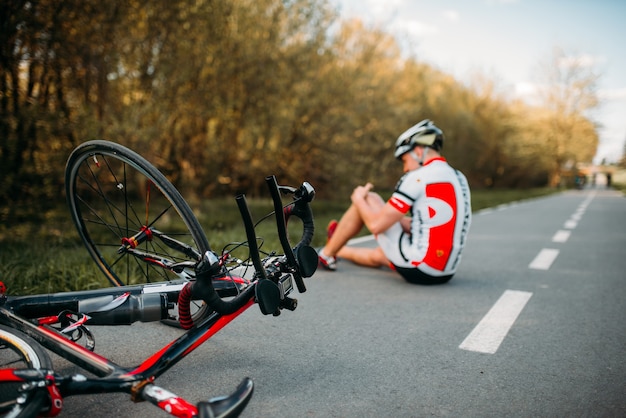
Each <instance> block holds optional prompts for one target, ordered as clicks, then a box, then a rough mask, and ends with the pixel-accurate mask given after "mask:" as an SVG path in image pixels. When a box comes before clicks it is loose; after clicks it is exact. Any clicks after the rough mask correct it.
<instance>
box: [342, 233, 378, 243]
mask: <svg viewBox="0 0 626 418" xmlns="http://www.w3.org/2000/svg"><path fill="white" fill-rule="evenodd" d="M375 239H376V237H374V235H365V236H363V237H358V238H352V239H351V240H350V241H348V244H350V245H352V244H361V243H363V242H368V241H373V240H375Z"/></svg>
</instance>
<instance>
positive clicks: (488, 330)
mask: <svg viewBox="0 0 626 418" xmlns="http://www.w3.org/2000/svg"><path fill="white" fill-rule="evenodd" d="M531 296H532V293H530V292H522V291H518V290H507V291H505V292H504V293H503V294H502V296H500V299H498V301H497V302H496V303H495V305H493V306H492V307H491V309H490V310H489V312H487V315H485V316H484V317H483V319H481V321H480V322H479V323H478V325H476V327H475V328H474V329H473V330H472V332H470V334H469V335H468V336H467V338H465V340H464V341H463V342H462V343H461V345H459V348H460V349H461V350H468V351H475V352H478V353H486V354H494V353H495V352H496V351H498V348H499V347H500V344H502V341H504V338H505V337H506V335H507V334H508V333H509V330H510V329H511V327H512V326H513V324H514V323H515V321H516V320H517V317H518V316H519V314H520V313H521V312H522V309H524V306H526V303H527V302H528V300H529V299H530V297H531Z"/></svg>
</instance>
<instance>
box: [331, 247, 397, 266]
mask: <svg viewBox="0 0 626 418" xmlns="http://www.w3.org/2000/svg"><path fill="white" fill-rule="evenodd" d="M337 257H340V258H342V259H345V260H348V261H351V262H353V263H355V264H358V265H360V266H365V267H386V266H389V260H387V257H386V256H385V253H384V252H383V250H382V249H381V248H380V247H376V248H362V247H343V248H341V249H340V250H339V252H338V253H337Z"/></svg>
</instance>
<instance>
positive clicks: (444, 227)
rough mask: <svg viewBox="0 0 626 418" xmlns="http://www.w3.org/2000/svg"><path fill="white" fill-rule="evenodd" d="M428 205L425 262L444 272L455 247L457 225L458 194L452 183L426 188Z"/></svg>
mask: <svg viewBox="0 0 626 418" xmlns="http://www.w3.org/2000/svg"><path fill="white" fill-rule="evenodd" d="M426 201H427V205H428V215H429V217H430V218H429V219H428V223H429V224H430V226H431V227H430V235H429V237H428V251H427V253H426V256H425V257H424V260H423V262H425V263H426V264H428V265H429V266H431V267H432V268H434V269H437V270H440V271H443V270H444V269H445V267H446V264H447V263H448V259H449V258H450V253H451V251H452V247H453V245H454V227H455V225H456V207H457V202H456V193H455V191H454V186H453V185H452V184H450V183H434V184H429V185H427V186H426Z"/></svg>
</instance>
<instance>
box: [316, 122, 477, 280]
mask: <svg viewBox="0 0 626 418" xmlns="http://www.w3.org/2000/svg"><path fill="white" fill-rule="evenodd" d="M443 141H444V136H443V132H442V131H441V129H439V128H438V127H437V126H435V125H434V124H433V123H432V122H431V121H430V120H428V119H426V120H423V121H421V122H420V123H418V124H417V125H415V126H412V127H411V128H409V129H408V130H406V131H405V132H404V133H403V134H402V135H400V137H398V139H397V140H396V144H395V157H396V158H397V159H399V160H400V161H402V164H403V171H404V175H403V176H402V178H401V179H400V181H399V182H398V184H397V185H396V189H395V191H394V193H393V195H392V196H391V198H390V199H389V200H388V201H387V202H386V203H385V201H384V200H383V199H382V198H381V197H380V195H378V194H377V193H374V192H372V191H371V189H372V187H373V186H372V184H371V183H367V184H366V185H364V186H358V187H356V188H355V189H354V191H353V192H352V195H351V197H350V198H351V200H352V204H351V205H350V207H349V208H348V210H347V211H346V212H345V214H344V215H343V216H342V218H341V219H340V221H339V222H337V221H331V222H330V224H329V225H328V241H327V243H326V246H325V247H324V248H322V249H321V250H320V252H319V263H320V265H321V266H322V267H324V268H326V269H327V270H336V268H337V264H336V261H337V260H336V258H337V257H338V258H342V259H346V260H349V261H352V262H353V263H356V264H359V265H362V266H367V267H376V268H378V267H384V266H389V267H391V268H392V269H393V270H396V271H397V272H398V273H400V275H402V277H404V279H405V280H406V281H408V282H410V283H417V284H441V283H445V282H447V281H448V280H450V279H451V278H452V276H453V275H454V273H455V272H456V270H457V267H458V265H459V261H460V259H461V252H462V250H463V246H464V244H465V240H466V237H467V233H468V230H469V227H470V223H471V212H472V211H471V203H470V189H469V186H468V184H467V179H466V178H465V176H464V175H463V173H461V172H460V171H458V170H455V169H454V168H452V167H451V166H450V165H449V164H448V163H447V162H446V160H445V159H444V158H443V157H442V156H441V154H440V152H441V148H442V147H443ZM407 215H410V216H407ZM364 225H365V226H366V227H367V228H368V229H369V231H370V232H371V233H372V234H374V236H375V237H376V241H377V243H378V247H376V248H358V247H349V246H346V243H347V242H348V241H349V240H350V239H351V238H353V237H354V236H355V235H356V234H357V233H358V232H359V231H360V230H361V228H362V227H363V226H364Z"/></svg>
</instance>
